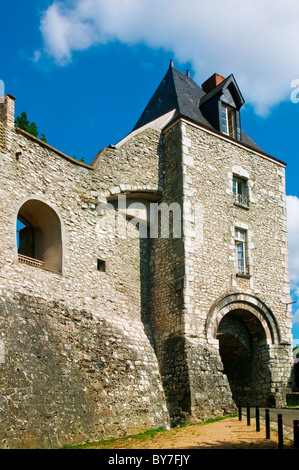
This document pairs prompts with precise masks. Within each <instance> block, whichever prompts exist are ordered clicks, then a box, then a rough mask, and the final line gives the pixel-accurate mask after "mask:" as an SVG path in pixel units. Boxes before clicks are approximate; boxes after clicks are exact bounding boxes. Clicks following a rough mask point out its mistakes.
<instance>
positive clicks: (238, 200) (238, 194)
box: [233, 175, 249, 208]
mask: <svg viewBox="0 0 299 470" xmlns="http://www.w3.org/2000/svg"><path fill="white" fill-rule="evenodd" d="M233 198H234V203H235V204H239V205H240V206H243V207H247V208H248V207H249V194H248V181H247V180H246V179H244V178H240V177H238V176H236V175H234V176H233Z"/></svg>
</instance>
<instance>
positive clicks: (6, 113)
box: [0, 95, 15, 127]
mask: <svg viewBox="0 0 299 470" xmlns="http://www.w3.org/2000/svg"><path fill="white" fill-rule="evenodd" d="M0 121H1V122H2V123H3V124H5V125H7V126H8V127H14V124H15V97H14V96H12V95H4V96H1V97H0Z"/></svg>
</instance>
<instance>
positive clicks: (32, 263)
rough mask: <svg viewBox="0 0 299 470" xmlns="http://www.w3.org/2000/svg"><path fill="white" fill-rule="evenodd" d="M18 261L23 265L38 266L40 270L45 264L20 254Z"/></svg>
mask: <svg viewBox="0 0 299 470" xmlns="http://www.w3.org/2000/svg"><path fill="white" fill-rule="evenodd" d="M18 260H19V261H21V263H25V264H29V265H30V266H36V267H38V268H43V267H44V262H43V261H40V260H38V259H34V258H30V257H29V256H25V255H21V254H18Z"/></svg>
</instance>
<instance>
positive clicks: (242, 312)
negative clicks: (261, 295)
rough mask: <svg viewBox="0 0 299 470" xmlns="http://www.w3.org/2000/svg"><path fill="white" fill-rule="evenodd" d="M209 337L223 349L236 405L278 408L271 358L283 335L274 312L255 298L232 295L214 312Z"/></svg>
mask: <svg viewBox="0 0 299 470" xmlns="http://www.w3.org/2000/svg"><path fill="white" fill-rule="evenodd" d="M206 334H207V339H208V341H209V342H210V343H211V342H214V344H215V346H216V347H218V349H219V354H220V357H221V360H222V363H223V371H224V374H225V375H226V376H227V378H228V381H229V384H230V388H231V392H232V396H233V399H234V401H235V402H236V403H238V402H239V401H241V402H243V403H245V402H247V401H249V402H250V403H255V404H260V405H265V406H266V405H267V406H270V405H274V404H275V391H277V384H275V379H274V375H275V374H273V372H274V370H273V369H274V363H273V361H272V359H271V358H272V357H273V356H274V355H273V352H274V350H276V349H277V348H279V344H280V332H279V328H278V325H277V322H276V320H275V317H274V315H273V313H272V311H271V309H270V308H269V307H268V306H267V305H266V304H265V303H264V302H263V301H261V300H260V299H258V298H257V297H255V296H253V295H249V294H242V293H232V294H229V295H227V296H225V297H223V298H221V299H220V300H218V301H217V302H216V303H215V304H214V305H213V307H212V308H211V310H210V312H209V315H208V318H207V323H206Z"/></svg>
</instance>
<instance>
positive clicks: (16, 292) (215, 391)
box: [0, 69, 293, 448]
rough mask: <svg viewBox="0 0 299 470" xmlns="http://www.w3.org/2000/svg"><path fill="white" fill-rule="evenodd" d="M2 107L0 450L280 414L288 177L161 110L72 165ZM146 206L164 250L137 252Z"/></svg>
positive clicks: (285, 346)
mask: <svg viewBox="0 0 299 470" xmlns="http://www.w3.org/2000/svg"><path fill="white" fill-rule="evenodd" d="M171 73H173V74H174V73H175V72H174V69H172V70H171ZM166 78H167V77H166ZM186 80H188V84H189V83H190V80H191V79H190V78H189V76H188V77H187V78H186ZM166 82H167V80H166ZM163 86H165V84H164V85H163ZM217 86H218V87H219V86H221V85H217ZM227 90H228V89H227ZM227 90H226V91H225V93H224V95H226V96H227V93H228V91H227ZM230 90H231V89H230ZM161 99H163V94H162V98H161ZM213 99H214V98H213ZM14 100H15V99H14V97H13V96H12V95H6V96H5V99H4V100H3V101H4V102H3V103H2V104H0V165H1V172H0V175H1V176H0V178H1V183H0V230H1V238H0V240H1V257H0V295H1V297H0V319H1V321H0V340H1V347H2V349H1V351H2V356H3V358H2V359H3V360H1V361H0V371H1V373H0V387H1V394H0V410H1V422H0V447H1V448H49V447H57V446H62V445H65V444H77V443H83V442H85V441H87V440H89V441H92V440H96V439H99V438H108V437H117V436H120V435H124V434H132V433H136V432H139V431H142V430H145V429H148V428H158V427H168V426H171V425H176V424H178V423H180V422H182V421H185V420H187V421H191V422H201V421H203V420H205V419H207V418H211V417H214V416H219V415H223V414H225V413H230V412H233V411H234V410H235V409H236V403H237V402H238V401H239V400H242V401H244V402H245V401H246V402H247V401H249V402H251V403H254V404H255V405H256V404H260V405H263V406H265V405H267V406H272V405H273V406H277V405H281V404H283V403H284V402H285V396H286V393H287V391H288V390H289V387H290V385H291V382H290V380H291V375H292V365H293V364H292V347H291V345H292V337H291V311H290V307H289V305H288V304H289V303H290V296H289V278H288V246H287V229H286V205H285V164H284V163H282V162H280V161H279V160H277V159H275V158H273V157H271V156H269V155H267V154H265V153H264V152H263V151H261V150H257V149H256V148H253V147H251V146H250V145H248V143H244V142H242V141H238V140H236V139H235V138H231V137H229V136H227V135H225V134H224V133H221V132H220V131H218V130H217V129H212V128H210V127H208V126H207V125H204V124H202V123H200V122H196V120H195V119H193V118H190V117H188V116H186V113H184V115H183V114H182V112H181V113H178V112H176V111H175V110H176V109H177V105H176V104H174V103H171V106H170V109H167V110H164V111H165V112H164V111H163V113H162V114H161V115H154V116H152V117H151V118H150V119H149V122H147V123H144V124H143V125H141V126H140V127H138V128H136V129H134V131H132V133H131V134H129V135H128V136H127V137H126V138H125V139H123V141H121V142H119V143H118V144H117V145H115V146H114V147H112V146H110V147H109V148H105V149H103V150H102V151H101V152H99V154H98V155H97V156H96V157H95V159H94V161H93V162H92V163H91V164H90V165H87V164H84V163H80V162H77V161H76V160H74V159H72V158H70V157H68V156H67V155H65V154H63V153H61V152H60V151H58V150H57V149H54V148H52V147H51V146H50V145H48V144H47V143H45V142H42V141H40V140H39V139H37V138H35V137H33V136H31V135H29V134H28V133H27V132H25V131H23V130H21V129H18V128H16V127H15V126H14ZM235 101H236V100H235ZM149 114H150V113H149ZM235 181H237V183H238V184H239V186H240V187H242V184H244V185H245V186H246V197H247V198H248V199H246V201H247V202H248V200H249V201H250V205H249V204H247V203H246V204H242V201H241V199H240V197H239V199H237V200H236V199H234V196H235V195H236V193H234V182H235ZM237 194H239V195H240V194H241V192H239V193H237ZM240 202H241V203H240ZM243 202H244V200H243ZM161 204H164V206H162V205H161ZM152 207H155V208H156V209H157V208H158V209H161V211H160V210H159V213H161V217H160V219H159V223H158V228H159V226H160V227H161V224H162V222H163V220H164V219H163V217H164V216H165V217H166V216H168V219H167V221H168V223H169V226H170V231H169V233H168V235H167V236H161V233H160V232H159V231H158V232H159V233H158V234H156V235H155V236H150V235H151V228H152V224H153V220H152V219H151V217H150V216H149V214H150V211H151V208H152ZM162 208H164V209H165V210H166V212H164V213H163V211H162ZM169 208H172V209H173V210H167V209H169ZM175 224H177V227H178V228H179V229H180V231H179V236H178V235H177V232H175ZM152 233H153V232H152ZM236 233H237V234H239V235H240V234H241V235H240V236H241V237H242V234H244V237H245V238H244V240H241V241H240V240H237V239H236ZM141 235H142V236H141ZM241 248H244V253H245V255H244V258H242V257H241V255H242V253H243V252H242V251H241ZM242 263H243V264H242ZM240 267H242V269H243V271H240ZM245 268H246V269H245Z"/></svg>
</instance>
